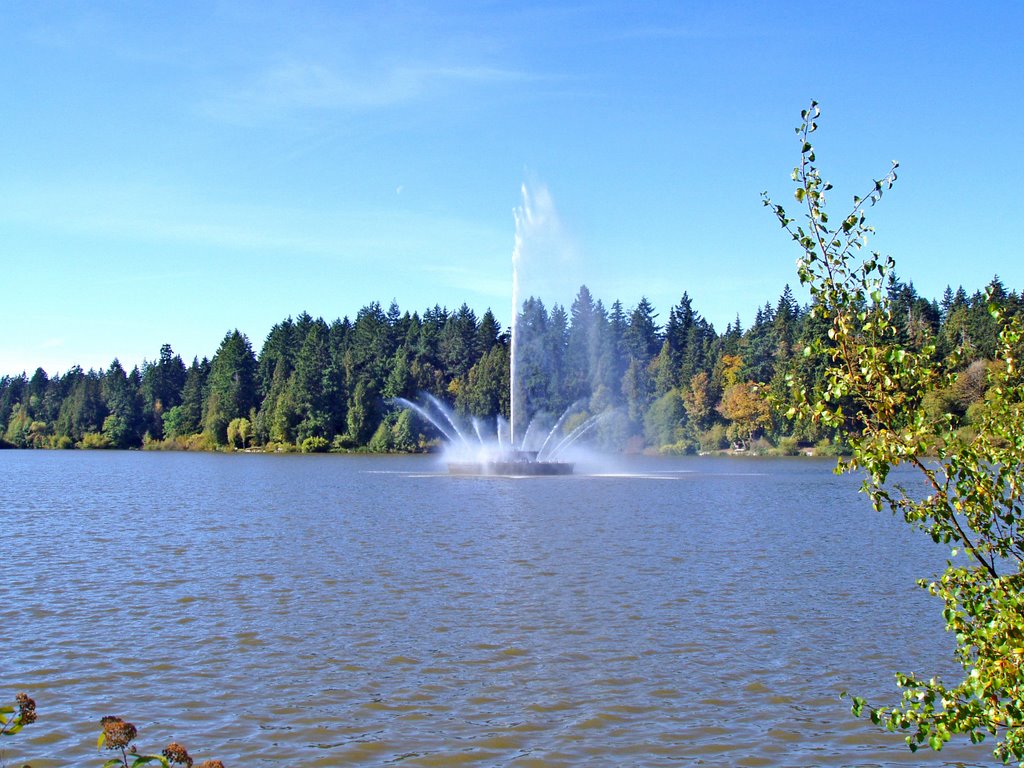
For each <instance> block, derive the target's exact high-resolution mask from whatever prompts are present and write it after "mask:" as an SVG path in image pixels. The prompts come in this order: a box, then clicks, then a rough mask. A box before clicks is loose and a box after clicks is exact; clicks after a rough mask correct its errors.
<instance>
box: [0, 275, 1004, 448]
mask: <svg viewBox="0 0 1024 768" xmlns="http://www.w3.org/2000/svg"><path fill="white" fill-rule="evenodd" d="M887 293H888V296H887V298H888V299H889V301H890V302H891V306H892V308H893V313H894V318H895V319H894V322H895V324H896V327H897V328H898V332H899V334H900V341H901V343H903V344H904V345H905V346H906V347H907V348H910V349H918V350H919V349H922V348H925V347H926V345H929V348H930V346H931V345H933V346H934V349H935V351H934V355H935V356H936V358H938V359H945V358H946V357H948V356H950V355H951V354H952V353H953V351H954V350H957V349H959V350H966V351H967V354H966V355H964V354H963V352H962V351H961V352H960V353H958V354H959V355H960V358H958V359H961V360H962V367H963V370H962V373H961V375H960V376H959V377H958V379H957V381H956V383H955V385H954V386H952V387H949V388H947V389H945V390H943V391H937V392H934V393H931V395H930V407H932V408H934V409H935V410H936V411H937V412H943V413H950V414H953V415H954V417H955V418H957V419H959V420H960V421H961V422H962V423H963V425H964V426H970V422H971V415H972V411H971V408H972V406H973V405H975V404H977V403H979V402H981V401H982V400H983V398H984V396H985V371H986V366H987V365H988V361H990V360H991V359H992V357H993V355H994V353H995V348H996V343H997V337H998V328H997V326H996V323H995V321H994V320H993V317H992V315H991V313H990V310H991V308H992V307H991V306H990V305H991V304H992V303H994V304H996V305H997V306H998V308H999V309H1000V310H1002V311H1003V312H1004V314H1007V315H1015V314H1017V313H1019V312H1020V310H1021V304H1022V298H1021V296H1020V295H1018V293H1017V292H1016V291H1007V290H1006V288H1005V287H1004V286H1003V284H1002V282H1001V281H1000V280H999V278H998V277H996V278H993V280H992V282H991V283H990V284H989V285H988V286H987V288H986V292H983V291H976V292H974V293H973V294H968V293H967V292H966V291H965V290H964V289H963V288H962V287H961V288H958V289H956V290H955V291H954V290H953V289H951V288H947V289H946V291H945V293H944V295H943V296H942V298H941V299H940V300H935V299H931V300H929V299H927V298H924V297H922V296H920V295H919V294H918V293H917V291H916V290H915V288H914V286H913V283H911V282H904V281H903V280H901V279H900V278H899V277H898V276H896V275H895V274H891V275H890V276H889V278H888V282H887ZM518 323H519V324H518V327H517V338H518V345H519V347H518V351H517V366H518V373H519V380H520V388H521V389H520V392H521V394H520V395H518V396H521V397H522V398H523V402H525V403H527V404H528V408H529V410H530V412H545V413H550V414H559V413H562V412H563V411H565V410H566V409H567V408H569V407H570V406H574V405H575V407H576V408H577V409H578V410H579V413H578V414H577V415H576V417H575V418H576V419H577V421H575V422H574V421H570V422H568V423H567V424H566V429H571V428H572V427H573V426H574V424H578V423H579V421H578V420H582V419H585V418H586V417H587V416H588V415H591V414H598V413H609V414H612V415H611V417H610V418H607V419H604V420H602V422H601V425H600V428H599V430H598V431H597V433H596V434H595V437H594V439H595V440H597V441H598V442H599V443H600V444H601V446H602V447H603V448H605V449H608V450H619V451H640V450H645V449H657V450H659V451H662V452H671V453H690V452H697V451H713V450H719V449H723V448H728V447H730V446H733V447H744V448H747V449H755V450H768V449H771V450H776V451H781V452H795V451H796V450H798V448H799V447H801V446H816V448H817V450H818V451H824V452H828V451H834V450H836V449H837V448H839V447H841V446H837V441H839V440H840V436H841V434H842V430H839V429H837V428H835V427H825V426H822V425H814V424H794V423H793V422H791V421H790V420H788V419H787V418H786V417H785V415H784V411H785V408H784V407H782V406H781V405H780V406H779V407H776V405H775V404H776V403H780V404H781V403H782V402H784V401H785V400H786V395H787V392H788V389H789V388H790V387H791V386H792V385H793V382H794V381H796V382H798V383H799V384H800V385H802V386H804V387H807V388H808V391H813V390H814V389H815V388H816V387H820V386H822V382H823V379H824V373H825V368H826V366H825V361H824V360H823V359H822V358H821V356H820V355H805V354H804V350H808V349H810V348H811V345H812V342H813V341H815V340H821V339H824V338H826V336H827V332H828V325H827V323H823V322H822V321H821V320H820V319H816V318H815V316H814V314H813V313H812V312H810V311H809V307H807V306H800V305H799V304H798V302H797V301H796V300H795V299H794V297H793V294H792V292H791V290H790V289H789V287H788V286H786V288H785V289H784V290H783V291H782V294H781V295H780V296H779V297H778V299H777V300H776V301H775V302H774V303H773V302H768V303H766V304H765V305H764V306H763V307H761V308H759V309H758V310H757V312H756V315H755V317H754V321H753V324H752V325H751V326H750V327H749V328H746V329H744V328H742V326H741V324H740V320H739V317H738V316H737V318H736V320H735V321H734V322H732V323H729V324H728V325H727V326H726V328H725V330H724V331H723V332H721V333H719V332H717V331H716V330H715V328H714V326H713V325H712V324H711V323H710V322H708V321H707V320H706V319H705V318H704V317H702V316H701V314H700V313H699V312H698V311H697V310H696V309H695V308H694V306H693V303H692V301H691V299H690V297H689V296H688V295H687V294H686V293H684V294H683V296H682V298H681V299H680V301H679V302H678V303H677V304H676V305H675V306H673V307H671V308H670V309H669V311H668V315H667V317H666V318H665V320H664V322H663V323H659V315H658V313H657V312H656V310H655V308H654V307H653V306H652V305H651V303H650V302H649V301H648V300H647V299H646V298H644V299H641V300H640V301H639V302H638V303H637V305H636V306H635V307H632V308H631V309H629V310H628V311H627V310H626V309H625V308H624V307H623V305H622V303H621V302H619V301H615V302H614V303H613V304H612V305H611V306H610V307H605V305H604V304H603V303H602V302H601V301H600V300H599V299H595V298H594V297H593V296H592V295H591V293H590V291H589V290H588V289H587V288H586V287H585V286H583V287H581V288H580V289H579V291H578V293H577V295H576V296H575V298H574V300H573V302H572V304H571V305H570V306H569V307H568V308H565V307H564V306H561V305H559V304H554V305H552V306H551V307H550V309H549V308H547V307H546V306H545V305H544V303H543V301H542V300H541V299H538V298H535V297H534V298H530V299H528V300H526V301H525V302H524V303H523V306H522V309H521V312H520V315H519V317H518ZM510 343H511V340H510V333H509V330H508V329H503V328H502V327H501V325H500V324H499V323H498V322H497V320H496V319H495V317H494V315H493V313H492V312H491V311H490V310H487V311H486V312H484V313H483V315H482V316H479V317H478V316H477V314H476V313H475V312H474V311H473V310H472V309H470V308H469V307H468V306H467V305H465V304H463V305H462V306H461V307H459V308H458V309H457V310H454V311H450V310H448V309H446V308H442V307H439V306H434V307H433V308H431V309H428V310H426V311H425V312H423V313H422V314H419V313H418V312H413V313H411V314H410V313H409V312H408V311H405V312H403V311H402V310H401V309H400V308H399V307H398V305H397V303H395V302H392V303H391V305H390V307H388V309H387V310H385V309H383V307H382V306H381V305H380V304H379V303H377V302H374V303H371V304H369V305H367V306H365V307H363V308H362V309H360V310H359V312H358V314H357V315H356V317H355V319H354V320H350V319H349V318H348V317H345V318H343V319H340V320H334V321H333V322H331V323H328V322H326V321H325V320H323V319H322V318H313V317H311V316H310V315H309V314H308V313H305V312H304V313H302V314H300V315H299V316H298V317H296V318H294V319H293V318H291V317H289V318H287V319H285V320H283V321H281V322H279V323H277V324H276V325H274V327H273V328H271V330H270V332H269V333H268V334H267V337H266V339H265V340H264V342H263V345H262V348H261V349H260V351H259V353H258V354H257V353H256V352H255V351H254V350H253V347H252V344H251V342H250V340H249V339H248V338H247V337H246V336H245V334H243V333H241V332H240V331H238V330H237V329H235V330H232V331H229V332H228V333H226V334H225V336H224V337H223V339H222V340H221V342H220V345H219V347H218V348H217V351H216V352H215V354H214V355H213V357H212V358H210V359H207V358H203V359H202V360H199V359H193V360H192V362H191V364H188V365H187V364H186V363H185V361H184V360H182V358H181V357H180V355H177V354H175V353H174V351H173V349H172V348H171V346H170V345H168V344H165V345H164V346H163V347H161V349H160V352H159V356H158V357H157V359H156V360H153V361H148V360H147V361H144V362H143V364H142V365H141V367H135V368H133V369H132V370H131V371H126V370H125V369H124V367H123V366H122V365H121V363H120V362H119V361H118V360H117V359H114V361H113V362H112V363H111V364H110V366H109V368H107V369H106V370H101V371H96V370H89V371H84V370H82V368H81V367H78V366H75V367H72V368H71V369H70V370H68V371H66V372H65V373H63V374H58V375H54V376H52V377H51V376H49V375H47V373H46V371H44V370H43V369H42V368H38V369H36V371H35V372H34V373H33V374H32V375H31V376H28V375H27V374H26V373H22V374H20V375H6V376H3V377H2V378H0V446H3V447H16V448H121V449H125V448H140V447H146V448H175V449H207V450H209V449H219V448H237V449H241V448H253V449H262V450H302V451H327V450H342V451H344V450H372V451H416V450H425V449H428V448H429V447H430V446H431V445H433V444H434V443H436V441H437V440H438V439H439V437H440V435H439V434H438V433H437V431H436V430H435V429H433V427H432V426H431V425H430V424H428V423H426V422H425V421H423V420H422V419H420V418H418V417H417V416H415V414H413V413H412V412H410V411H409V410H407V409H404V408H402V407H401V406H400V405H398V404H396V402H395V400H396V399H397V398H406V399H409V400H414V401H415V400H416V399H417V398H418V397H422V395H423V394H424V393H428V394H430V395H432V396H434V397H437V398H438V399H440V400H441V401H443V402H445V403H447V404H448V405H450V406H451V407H452V408H453V409H454V410H455V411H456V412H457V413H458V414H460V415H462V416H463V417H466V418H467V419H468V418H469V417H476V418H480V419H493V418H494V417H495V416H498V415H500V416H502V417H504V418H506V419H508V418H509V416H510V406H511V404H510V387H509V382H510ZM787 375H788V376H789V378H788V379H787Z"/></svg>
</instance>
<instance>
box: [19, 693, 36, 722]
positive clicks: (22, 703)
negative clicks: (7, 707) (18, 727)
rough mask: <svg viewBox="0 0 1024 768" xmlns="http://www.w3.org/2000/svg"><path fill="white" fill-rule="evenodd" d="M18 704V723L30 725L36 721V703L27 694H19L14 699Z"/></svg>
mask: <svg viewBox="0 0 1024 768" xmlns="http://www.w3.org/2000/svg"><path fill="white" fill-rule="evenodd" d="M14 700H15V701H16V702H17V704H18V722H19V723H21V724H22V725H28V724H29V723H34V722H35V721H36V702H35V700H33V699H32V698H31V697H29V695H28V694H27V693H19V694H18V695H17V696H15V697H14Z"/></svg>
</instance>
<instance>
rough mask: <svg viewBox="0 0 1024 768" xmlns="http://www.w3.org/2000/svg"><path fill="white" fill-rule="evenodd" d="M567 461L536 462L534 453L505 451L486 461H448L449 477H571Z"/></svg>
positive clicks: (570, 465)
mask: <svg viewBox="0 0 1024 768" xmlns="http://www.w3.org/2000/svg"><path fill="white" fill-rule="evenodd" d="M574 467H575V464H573V463H571V462H568V461H537V453H536V451H507V452H505V453H502V454H499V455H497V456H495V457H494V458H492V459H487V460H486V461H450V462H448V474H450V475H499V476H513V477H514V476H527V477H532V476H538V477H539V476H544V475H571V474H572V471H573V468H574Z"/></svg>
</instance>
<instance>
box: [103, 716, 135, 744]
mask: <svg viewBox="0 0 1024 768" xmlns="http://www.w3.org/2000/svg"><path fill="white" fill-rule="evenodd" d="M100 723H101V724H102V725H103V736H104V738H105V741H104V743H105V745H106V747H107V749H124V748H125V747H127V746H128V745H129V744H131V743H132V741H134V740H135V737H136V736H137V735H138V733H139V732H138V730H136V728H135V726H134V725H132V724H131V723H128V722H125V721H124V720H122V719H121V718H120V717H114V716H113V715H107V716H106V717H104V718H103V719H102V720H100Z"/></svg>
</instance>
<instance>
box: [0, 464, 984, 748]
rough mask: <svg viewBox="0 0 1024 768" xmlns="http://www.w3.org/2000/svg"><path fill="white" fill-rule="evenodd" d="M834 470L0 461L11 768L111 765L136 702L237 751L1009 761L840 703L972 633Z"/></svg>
mask: <svg viewBox="0 0 1024 768" xmlns="http://www.w3.org/2000/svg"><path fill="white" fill-rule="evenodd" d="M831 466H832V464H831V463H830V462H824V461H810V460H767V459H759V460H758V459H747V460H742V459H714V458H701V459H696V458H694V459H672V460H668V459H666V460H656V459H635V460H632V461H626V460H623V461H622V462H621V463H620V465H619V466H617V467H615V468H614V469H613V470H611V471H609V470H608V469H607V468H606V469H605V471H604V473H603V474H604V475H605V476H579V475H578V476H573V477H568V478H532V479H530V478H524V479H502V478H471V477H448V476H447V475H445V474H443V472H442V471H441V469H440V466H439V465H438V463H437V461H436V460H434V459H430V458H421V457H401V458H371V457H341V456H262V455H196V454H155V453H87V452H62V453H58V452H16V451H6V452H0V509H2V510H3V514H4V522H3V529H2V537H0V583H2V584H3V592H2V599H0V645H2V647H3V648H4V652H3V657H2V661H0V696H2V697H3V698H5V699H8V698H12V697H13V694H14V693H15V692H16V691H17V690H27V691H29V692H30V693H31V694H32V695H33V696H34V697H35V699H36V701H37V702H38V705H39V714H40V721H39V723H38V724H37V725H33V726H31V727H30V728H28V729H26V730H25V731H24V732H23V733H22V734H20V735H18V736H16V737H14V738H13V739H9V740H6V742H7V743H6V744H5V745H4V746H5V749H6V755H7V759H8V762H9V764H12V765H13V764H16V763H17V764H19V765H20V762H18V761H21V760H31V762H32V765H33V766H35V768H45V767H46V766H57V765H67V764H77V765H82V764H86V763H89V762H96V761H97V758H100V759H102V756H98V755H97V753H96V751H95V743H96V742H95V737H96V735H97V733H98V729H97V721H98V719H99V718H100V717H101V716H102V715H106V714H120V715H122V716H124V717H126V718H127V719H129V720H131V721H133V722H134V723H136V725H137V726H138V727H139V730H140V739H139V745H140V747H141V748H142V749H143V750H144V751H154V750H156V751H158V750H159V749H160V748H161V747H162V746H163V745H164V744H166V742H167V741H169V740H171V739H172V738H174V739H177V740H179V741H181V742H183V743H185V744H186V745H187V746H188V747H189V748H190V750H191V751H192V752H193V754H194V756H196V757H198V758H200V759H205V758H208V757H217V758H220V759H222V760H224V761H225V763H226V764H227V765H228V766H229V768H232V766H234V767H235V768H237V767H238V766H264V765H267V766H269V765H303V766H338V765H384V764H392V763H400V764H402V765H409V766H432V765H434V766H442V765H453V764H460V765H482V766H563V765H564V766H571V765H595V766H604V765H631V766H661V765H679V764H682V765H713V766H733V765H738V766H757V765H767V766H804V765H806V766H812V765H865V766H866V765H872V766H886V765H895V764H902V763H910V762H914V763H921V762H927V763H929V764H932V765H981V764H991V763H992V758H991V756H990V751H989V747H988V746H987V745H983V746H982V747H970V746H969V745H964V744H957V743H954V744H951V745H949V746H948V747H947V748H946V749H945V750H944V751H943V752H942V753H941V754H939V755H935V754H933V753H928V754H927V755H925V756H924V758H923V759H922V757H921V755H918V756H912V755H911V754H910V753H909V752H908V751H907V749H906V747H905V745H904V744H903V742H902V739H901V737H899V736H892V735H888V734H884V733H879V732H878V731H877V730H876V729H874V728H873V727H872V726H871V725H870V723H868V722H867V721H865V720H855V719H853V718H852V717H851V716H850V715H849V712H848V705H847V704H846V703H844V702H841V701H839V700H838V694H839V692H840V691H841V690H844V689H849V690H851V691H854V692H857V693H860V694H863V695H869V696H871V697H872V698H874V699H876V700H878V701H885V702H892V701H894V700H895V699H896V698H897V694H896V691H895V688H894V686H893V678H892V672H893V671H894V670H896V669H900V670H903V671H918V672H922V673H926V674H932V673H934V672H935V671H938V670H943V669H949V659H950V648H951V645H950V640H949V638H947V637H945V636H944V634H943V632H942V627H941V618H940V616H939V607H938V605H937V603H935V602H933V601H931V600H930V599H929V598H928V597H927V595H925V594H924V593H923V592H921V590H919V589H918V588H917V587H916V586H915V585H914V579H915V578H917V577H920V576H930V575H933V574H935V573H937V572H938V571H940V570H941V568H942V567H943V565H944V561H945V553H944V552H943V550H941V549H939V548H935V547H933V546H931V545H930V542H929V541H927V540H926V539H925V538H923V537H922V536H921V535H919V534H914V533H912V532H910V531H909V530H907V529H906V527H905V526H904V525H902V524H900V523H897V522H896V521H894V520H892V519H891V518H890V517H889V516H888V515H881V514H877V513H875V512H873V511H871V509H870V507H869V505H868V504H867V502H866V500H865V499H864V498H863V497H860V496H859V495H858V494H857V493H856V488H857V481H856V480H855V479H853V478H848V477H846V478H836V477H834V476H833V475H832V474H831V472H830V470H831ZM630 472H633V473H636V474H638V475H640V476H637V477H631V476H628V473H630Z"/></svg>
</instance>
